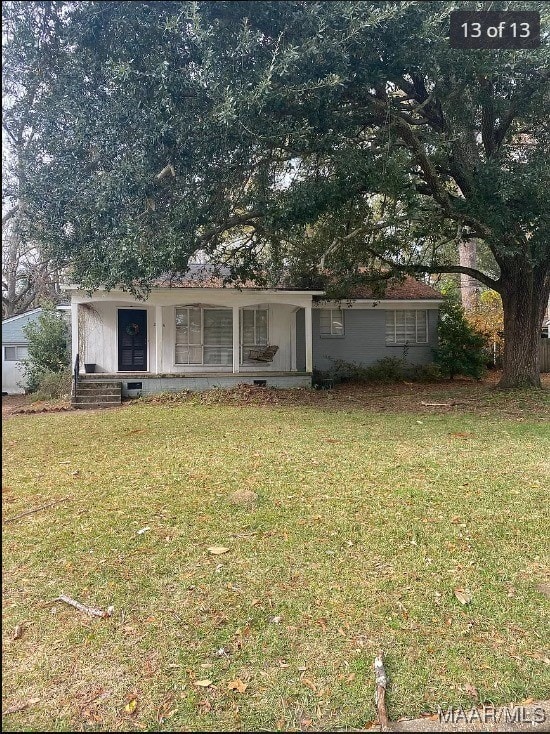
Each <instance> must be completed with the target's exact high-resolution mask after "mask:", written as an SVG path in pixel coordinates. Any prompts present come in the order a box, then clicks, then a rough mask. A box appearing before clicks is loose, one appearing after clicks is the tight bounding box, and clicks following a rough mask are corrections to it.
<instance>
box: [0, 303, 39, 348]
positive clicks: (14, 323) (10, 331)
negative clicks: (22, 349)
mask: <svg viewBox="0 0 550 734" xmlns="http://www.w3.org/2000/svg"><path fill="white" fill-rule="evenodd" d="M41 313H42V309H41V308H39V309H37V310H35V311H28V312H27V313H23V314H21V315H20V316H15V317H13V318H10V319H8V320H7V321H3V322H2V344H26V343H27V337H26V336H25V334H23V327H24V326H26V325H27V324H29V323H30V322H31V321H37V320H38V317H39V316H40V314H41Z"/></svg>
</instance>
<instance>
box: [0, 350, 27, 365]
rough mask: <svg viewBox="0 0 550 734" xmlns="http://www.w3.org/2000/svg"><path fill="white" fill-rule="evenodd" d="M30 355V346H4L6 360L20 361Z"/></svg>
mask: <svg viewBox="0 0 550 734" xmlns="http://www.w3.org/2000/svg"><path fill="white" fill-rule="evenodd" d="M28 356H29V348H28V347H4V361H5V362H20V361H21V360H22V359H26V358H27V357H28Z"/></svg>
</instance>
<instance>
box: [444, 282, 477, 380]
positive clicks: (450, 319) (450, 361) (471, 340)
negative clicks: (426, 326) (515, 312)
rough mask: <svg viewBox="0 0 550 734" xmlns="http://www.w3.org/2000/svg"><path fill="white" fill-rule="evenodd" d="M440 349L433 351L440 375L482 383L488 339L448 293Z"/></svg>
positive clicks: (450, 293)
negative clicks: (469, 321)
mask: <svg viewBox="0 0 550 734" xmlns="http://www.w3.org/2000/svg"><path fill="white" fill-rule="evenodd" d="M438 336H439V346H438V348H437V349H435V350H434V356H435V362H436V364H437V365H438V366H439V368H440V370H441V374H442V375H444V376H447V377H450V378H451V380H452V379H453V377H454V376H455V375H465V376H467V377H474V378H475V379H476V380H479V379H480V378H481V377H483V374H484V373H485V365H486V360H487V357H486V354H485V350H484V346H485V339H484V337H483V335H482V334H480V333H479V332H477V331H476V330H475V329H474V328H473V327H472V326H471V325H470V324H469V323H468V321H467V320H466V317H465V315H464V309H463V307H462V305H461V303H460V301H459V300H458V298H457V297H456V295H455V294H454V293H452V292H448V293H446V294H445V302H444V304H443V306H442V307H441V310H440V319H439V327H438Z"/></svg>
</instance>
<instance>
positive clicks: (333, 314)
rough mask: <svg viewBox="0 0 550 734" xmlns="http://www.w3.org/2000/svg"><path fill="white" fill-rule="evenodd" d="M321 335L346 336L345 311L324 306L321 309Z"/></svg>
mask: <svg viewBox="0 0 550 734" xmlns="http://www.w3.org/2000/svg"><path fill="white" fill-rule="evenodd" d="M319 318H320V334H321V336H344V312H343V311H342V310H341V309H339V308H322V309H321V311H320V316H319Z"/></svg>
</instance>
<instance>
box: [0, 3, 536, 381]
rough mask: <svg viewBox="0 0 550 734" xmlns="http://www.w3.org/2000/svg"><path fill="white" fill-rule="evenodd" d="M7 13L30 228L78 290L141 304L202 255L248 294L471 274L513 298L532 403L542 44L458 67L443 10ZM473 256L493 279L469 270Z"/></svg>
mask: <svg viewBox="0 0 550 734" xmlns="http://www.w3.org/2000/svg"><path fill="white" fill-rule="evenodd" d="M22 5H32V6H33V9H34V13H35V15H34V18H35V19H36V18H39V22H38V26H37V22H36V20H35V22H34V26H33V24H32V23H31V22H29V21H28V19H27V20H26V21H25V22H23V21H22V20H21V14H22V13H23V11H22V8H21V6H22ZM500 5H501V3H498V2H497V3H492V8H493V9H496V8H497V6H500ZM515 5H516V4H515V3H507V4H506V6H507V7H508V8H510V7H512V6H515ZM7 6H8V7H7V10H6V11H5V13H6V21H7V26H6V27H7V31H6V35H7V38H8V41H7V43H6V51H5V53H6V54H7V58H8V61H9V63H8V67H9V72H8V79H9V81H10V83H11V84H13V86H14V87H17V89H18V94H17V95H14V98H15V97H17V99H18V100H19V102H18V104H19V107H18V104H13V105H12V106H11V107H10V109H9V110H8V111H7V114H6V115H5V124H6V125H7V126H8V128H9V126H10V125H13V124H14V120H15V121H17V120H18V119H19V118H20V115H21V110H22V109H24V108H25V104H28V102H29V100H30V93H29V91H28V90H32V89H34V88H36V89H35V91H34V95H33V105H34V108H33V109H34V112H33V121H34V128H33V129H34V130H35V132H34V133H33V136H32V139H29V140H28V141H27V145H26V147H25V156H26V161H27V163H28V169H29V171H30V173H29V174H28V176H27V177H26V179H25V182H24V198H25V201H26V202H27V206H28V217H27V221H26V226H27V227H28V228H29V231H30V232H31V233H32V236H33V237H35V238H36V239H37V240H39V241H40V242H42V243H43V245H44V247H45V248H46V249H47V252H49V253H50V254H51V255H52V256H53V257H55V258H56V261H57V262H59V263H60V264H70V265H71V268H72V277H73V279H74V280H75V282H78V283H80V284H82V285H83V286H84V287H86V288H91V289H93V288H97V287H99V286H107V287H114V286H118V285H120V284H122V285H124V286H125V287H127V288H130V289H133V290H135V291H141V290H146V289H147V286H148V285H149V283H150V282H151V280H152V278H154V277H155V276H156V275H158V274H159V273H163V272H167V271H180V270H184V269H185V268H186V266H187V263H188V261H189V259H190V258H192V257H194V256H195V255H196V253H197V252H201V253H204V255H205V256H206V257H208V258H209V259H210V260H212V261H214V262H223V263H225V264H228V265H229V266H230V267H231V270H232V276H231V277H232V278H234V279H237V280H238V279H239V278H240V279H244V278H247V277H250V276H251V275H255V276H256V278H258V276H259V275H262V276H263V277H265V278H267V279H269V278H270V277H278V276H279V274H280V271H281V269H282V268H283V267H284V268H288V267H290V269H291V270H292V271H293V274H294V277H295V279H296V278H300V279H301V280H302V282H303V283H308V282H313V281H314V280H315V279H317V278H319V276H322V274H323V273H324V272H327V271H329V272H330V273H331V284H332V285H333V286H334V288H335V292H342V293H344V292H345V287H346V286H347V285H349V282H350V281H357V280H360V279H364V278H367V277H368V278H372V275H373V273H375V274H377V275H378V277H381V278H382V279H384V278H388V277H390V276H392V275H394V274H396V273H402V272H409V273H413V274H414V273H439V272H466V273H467V274H469V275H472V276H473V277H475V278H476V279H477V280H478V281H480V282H481V283H483V284H484V285H485V286H487V287H490V288H493V289H494V290H496V291H498V292H499V293H500V294H501V295H502V298H503V306H504V316H505V338H506V343H507V345H508V347H507V352H506V351H505V359H504V361H505V383H506V384H518V383H519V382H530V383H532V384H538V382H539V377H538V363H537V355H536V352H537V349H538V344H537V343H536V342H537V340H538V331H539V329H540V323H541V320H542V314H543V308H544V305H545V304H546V302H547V300H548V294H549V292H550V246H549V243H548V232H549V221H548V206H547V204H546V201H545V199H546V190H547V187H548V182H549V175H548V174H549V168H548V152H549V146H548V142H549V129H548V124H547V120H548V101H549V99H548V91H549V74H548V53H547V48H546V46H545V45H544V44H543V45H542V46H541V47H540V48H538V49H530V50H524V51H512V50H483V51H471V50H470V51H465V50H457V49H451V48H450V47H449V42H448V28H449V14H450V11H451V10H452V9H453V7H454V6H453V4H452V3H448V2H436V3H420V2H401V3H394V2H367V1H362V0H358V1H354V2H330V3H327V2H295V1H291V0H288V1H284V2H267V1H266V2H255V3H250V2H223V1H222V2H198V3H195V2H133V3H117V2H88V3H63V2H58V3H45V2H44V3H41V2H37V3H31V4H25V3H18V2H15V3H13V2H12V3H7ZM472 6H473V7H474V6H475V7H478V6H479V9H481V8H483V6H484V4H483V3H473V5H472ZM527 7H528V8H529V9H538V10H540V11H541V13H542V14H543V28H544V27H545V22H546V23H547V20H548V15H549V13H548V8H547V6H546V5H545V4H544V3H540V2H539V3H536V2H531V3H521V8H522V9H526V8H527ZM23 15H25V14H24V13H23ZM26 17H27V16H25V18H26ZM40 23H41V24H42V25H40ZM37 33H41V34H42V36H41V37H42V38H43V39H45V40H43V41H42V43H43V44H44V43H47V44H48V45H49V52H48V55H47V60H44V63H43V64H39V65H38V67H36V69H35V71H34V72H32V71H31V69H32V68H35V67H33V66H32V64H31V63H28V62H29V60H32V59H33V58H35V57H36V53H37V51H36V43H35V40H36V37H37ZM33 54H34V55H33ZM33 85H34V87H33ZM22 89H24V90H27V93H26V94H21V90H22ZM25 100H26V101H25ZM18 116H19V117H18ZM471 238H476V239H477V240H478V241H479V242H480V243H481V246H482V247H483V248H484V250H485V252H486V254H487V257H486V259H485V262H486V263H487V268H485V269H484V270H478V269H468V268H466V269H465V268H464V267H461V266H460V265H459V264H458V259H457V246H458V244H459V243H460V242H461V241H464V240H467V239H471ZM339 288H340V291H339ZM517 324H520V325H521V328H520V329H518V328H517ZM507 354H508V356H506V355H507Z"/></svg>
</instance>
